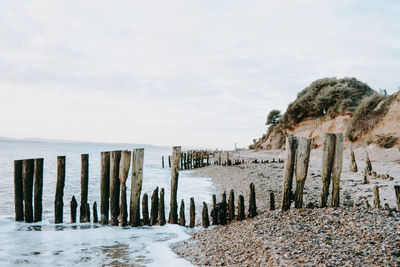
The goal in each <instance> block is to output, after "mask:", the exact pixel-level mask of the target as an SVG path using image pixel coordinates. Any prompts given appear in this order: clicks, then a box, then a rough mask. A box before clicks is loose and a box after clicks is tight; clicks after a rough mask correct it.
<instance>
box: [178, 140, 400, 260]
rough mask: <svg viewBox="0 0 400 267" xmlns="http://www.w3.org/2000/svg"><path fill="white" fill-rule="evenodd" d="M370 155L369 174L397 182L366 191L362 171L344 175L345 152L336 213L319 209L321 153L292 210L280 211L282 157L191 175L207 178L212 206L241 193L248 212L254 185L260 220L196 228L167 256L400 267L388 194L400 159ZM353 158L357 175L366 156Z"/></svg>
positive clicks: (397, 230)
mask: <svg viewBox="0 0 400 267" xmlns="http://www.w3.org/2000/svg"><path fill="white" fill-rule="evenodd" d="M367 149H368V150H369V151H368V152H369V154H370V158H371V161H372V164H373V167H374V169H375V170H376V171H377V172H378V173H385V174H389V175H391V176H392V177H394V180H391V181H389V180H385V179H371V182H370V184H364V183H363V173H362V172H357V173H352V172H350V171H349V167H348V165H350V163H349V157H348V154H349V153H348V151H347V150H345V152H344V161H343V172H342V177H341V184H340V186H341V191H340V199H341V201H340V203H341V205H340V208H337V209H334V208H323V209H322V208H318V205H319V201H320V194H321V188H322V183H321V176H320V174H321V155H322V152H321V151H320V150H313V151H312V152H311V159H310V166H309V170H308V176H307V180H306V184H305V189H304V207H303V209H294V208H293V206H292V208H291V210H289V211H287V212H282V211H280V200H281V197H282V195H281V191H282V184H283V181H282V173H283V166H284V164H283V163H278V162H276V161H278V160H277V159H284V158H285V151H262V152H254V151H247V150H246V151H241V152H238V153H235V154H234V155H233V156H232V158H240V159H244V160H245V161H247V162H251V161H253V160H254V159H258V160H260V161H261V160H269V162H271V161H272V160H273V159H275V160H274V161H275V162H274V163H245V164H241V165H238V166H217V165H212V166H208V167H205V168H201V169H198V170H196V171H195V172H194V173H193V174H192V175H193V176H201V177H211V178H212V182H213V183H214V189H213V190H214V193H215V194H216V195H217V202H218V201H220V200H221V194H222V192H224V191H226V192H227V193H228V194H229V191H230V190H231V189H233V190H234V192H235V203H237V196H238V195H239V194H243V196H244V198H245V203H246V212H247V209H248V206H247V204H248V199H249V184H250V183H254V184H255V189H256V201H257V210H258V213H259V214H258V216H256V217H254V218H248V219H246V220H244V221H234V222H232V223H230V224H228V225H225V226H211V227H210V228H208V229H203V228H196V229H197V230H196V231H194V232H193V233H192V235H191V238H190V239H188V240H184V241H181V242H179V243H175V244H172V245H171V248H172V250H173V251H174V252H175V253H176V254H177V255H179V256H181V257H183V258H185V259H186V260H189V261H190V262H191V263H193V264H195V265H198V266H289V265H292V266H338V265H344V266H400V213H399V212H397V211H396V209H395V207H396V203H395V194H394V190H393V185H395V184H399V182H400V181H399V174H400V167H399V165H400V164H399V158H400V155H399V154H400V153H399V151H398V150H397V149H396V150H379V149H376V148H374V147H372V148H367ZM371 152H372V153H371ZM355 154H356V160H357V164H358V165H359V170H363V168H364V166H363V165H364V161H365V158H364V155H365V151H364V149H358V150H355ZM375 185H378V186H379V187H380V191H381V205H382V206H384V204H388V205H389V207H390V210H385V209H375V208H374V207H373V192H372V191H373V190H372V188H373V186H375ZM270 192H274V194H275V201H276V210H273V211H270V210H269V195H270ZM371 192H372V193H371ZM329 201H330V200H329ZM366 201H368V203H369V204H370V205H371V207H368V206H367V204H366ZM210 202H211V200H210ZM209 205H210V204H209ZM306 206H308V207H313V208H306Z"/></svg>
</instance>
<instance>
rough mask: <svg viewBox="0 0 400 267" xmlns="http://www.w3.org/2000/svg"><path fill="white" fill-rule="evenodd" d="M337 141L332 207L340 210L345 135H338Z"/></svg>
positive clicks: (333, 172) (333, 167)
mask: <svg viewBox="0 0 400 267" xmlns="http://www.w3.org/2000/svg"><path fill="white" fill-rule="evenodd" d="M335 135H336V140H335V157H334V159H333V166H332V201H331V204H332V207H334V208H338V207H339V203H340V197H339V195H340V176H341V174H342V165H343V164H342V163H343V134H342V133H337V134H335Z"/></svg>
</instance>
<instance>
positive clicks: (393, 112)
mask: <svg viewBox="0 0 400 267" xmlns="http://www.w3.org/2000/svg"><path fill="white" fill-rule="evenodd" d="M376 135H393V136H396V137H399V138H400V92H399V93H397V94H396V100H395V101H394V102H393V104H392V105H391V107H390V109H389V111H388V113H387V114H386V115H385V117H383V119H382V120H381V121H380V122H379V123H378V124H377V125H376V126H375V127H374V128H373V129H372V131H370V132H369V133H368V134H366V135H365V137H364V139H367V138H368V139H373V138H375V137H376ZM397 144H399V142H398V143H397Z"/></svg>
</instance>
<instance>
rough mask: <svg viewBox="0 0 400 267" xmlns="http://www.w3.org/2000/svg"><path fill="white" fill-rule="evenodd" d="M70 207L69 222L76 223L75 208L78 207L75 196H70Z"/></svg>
mask: <svg viewBox="0 0 400 267" xmlns="http://www.w3.org/2000/svg"><path fill="white" fill-rule="evenodd" d="M70 207H71V223H76V208H77V207H78V202H77V201H76V198H75V196H72V198H71V201H70Z"/></svg>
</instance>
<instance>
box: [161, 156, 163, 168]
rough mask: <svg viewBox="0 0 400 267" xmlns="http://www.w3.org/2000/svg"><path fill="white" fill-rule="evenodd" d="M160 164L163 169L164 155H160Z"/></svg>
mask: <svg viewBox="0 0 400 267" xmlns="http://www.w3.org/2000/svg"><path fill="white" fill-rule="evenodd" d="M161 166H162V168H163V169H164V156H162V157H161Z"/></svg>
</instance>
